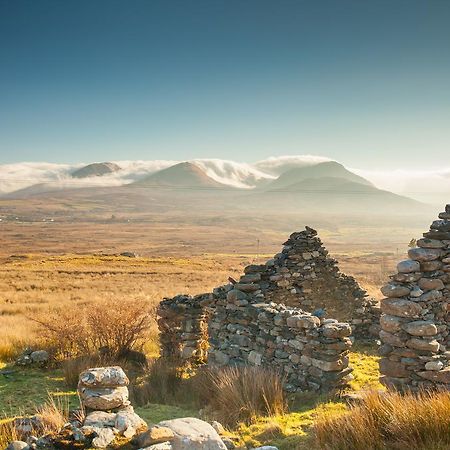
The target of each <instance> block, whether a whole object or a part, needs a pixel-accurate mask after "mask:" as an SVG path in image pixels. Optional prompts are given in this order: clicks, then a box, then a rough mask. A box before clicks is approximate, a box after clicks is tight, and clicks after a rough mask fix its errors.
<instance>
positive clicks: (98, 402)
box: [78, 386, 129, 411]
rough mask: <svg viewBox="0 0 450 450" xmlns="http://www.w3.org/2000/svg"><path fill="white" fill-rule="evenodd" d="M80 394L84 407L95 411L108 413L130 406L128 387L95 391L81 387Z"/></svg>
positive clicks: (94, 389) (97, 389) (96, 389)
mask: <svg viewBox="0 0 450 450" xmlns="http://www.w3.org/2000/svg"><path fill="white" fill-rule="evenodd" d="M78 392H79V394H80V398H81V400H82V402H83V405H84V406H85V407H86V408H90V409H94V410H100V411H108V410H110V409H114V408H119V407H121V406H124V405H128V404H129V401H128V388H127V387H126V386H119V387H116V388H93V389H90V388H86V387H83V386H81V387H79V388H78Z"/></svg>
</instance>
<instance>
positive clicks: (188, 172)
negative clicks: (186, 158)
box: [129, 162, 230, 189]
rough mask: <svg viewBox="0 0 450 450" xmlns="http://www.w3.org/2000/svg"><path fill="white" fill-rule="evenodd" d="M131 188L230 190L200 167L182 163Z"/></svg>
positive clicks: (137, 182) (150, 176) (148, 177)
mask: <svg viewBox="0 0 450 450" xmlns="http://www.w3.org/2000/svg"><path fill="white" fill-rule="evenodd" d="M129 186H141V187H142V186H149V187H150V186H174V187H176V186H178V187H186V188H215V189H218V188H230V186H226V185H224V184H222V183H219V182H217V181H216V180H213V179H212V178H211V177H209V176H208V175H207V174H206V173H205V172H204V171H203V170H202V169H201V168H200V167H198V166H197V165H196V164H194V163H191V162H182V163H179V164H175V165H174V166H170V167H168V168H167V169H163V170H160V171H159V172H156V173H153V174H151V175H149V176H147V177H145V178H143V179H142V180H139V181H136V182H134V183H132V184H131V185H129Z"/></svg>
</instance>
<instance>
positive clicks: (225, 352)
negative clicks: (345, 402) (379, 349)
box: [208, 283, 352, 392]
mask: <svg viewBox="0 0 450 450" xmlns="http://www.w3.org/2000/svg"><path fill="white" fill-rule="evenodd" d="M247 286H249V285H247ZM241 289H242V283H240V284H239V283H238V284H235V285H234V286H227V287H224V288H220V289H217V290H216V291H215V304H214V313H213V314H212V316H211V320H210V323H209V333H210V346H211V347H210V349H209V360H208V362H209V364H211V365H217V366H226V365H233V366H242V365H251V366H262V367H266V368H270V369H273V370H276V371H278V372H279V373H281V374H282V375H283V376H286V383H285V389H286V390H287V391H291V392H297V391H306V390H314V391H327V390H329V389H332V388H334V387H337V386H341V385H343V384H345V383H346V382H347V381H348V380H349V378H350V373H351V370H352V369H351V368H349V367H348V356H347V354H348V349H349V348H350V347H351V341H350V339H349V338H348V336H349V335H350V334H351V328H350V325H349V324H347V323H340V322H338V321H337V320H335V319H320V318H318V317H316V316H313V315H311V314H309V313H306V312H304V311H302V310H301V309H299V308H291V307H287V306H284V305H279V304H276V303H273V302H272V303H264V297H262V296H261V293H260V292H258V291H254V290H253V291H252V289H253V288H252V289H250V288H248V287H244V290H241Z"/></svg>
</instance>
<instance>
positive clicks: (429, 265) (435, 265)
mask: <svg viewBox="0 0 450 450" xmlns="http://www.w3.org/2000/svg"><path fill="white" fill-rule="evenodd" d="M441 268H442V263H441V261H438V260H436V261H424V262H422V263H421V264H420V270H421V271H422V272H435V271H436V270H439V269H441Z"/></svg>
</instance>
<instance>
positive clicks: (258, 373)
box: [191, 366, 286, 427]
mask: <svg viewBox="0 0 450 450" xmlns="http://www.w3.org/2000/svg"><path fill="white" fill-rule="evenodd" d="M191 385H192V391H194V392H196V395H197V396H198V398H199V399H200V401H201V403H205V404H206V406H207V409H208V410H209V411H210V412H211V415H212V416H213V417H214V419H216V420H218V421H219V422H221V423H223V424H224V425H226V426H230V427H232V426H234V425H236V424H237V423H239V422H245V423H250V422H252V421H253V420H254V419H255V418H257V417H258V416H261V415H264V416H275V415H280V414H284V413H285V412H286V399H285V396H284V392H283V380H282V378H281V377H280V375H279V374H278V373H277V372H275V371H273V370H268V369H262V368H259V367H248V366H247V367H226V368H222V369H206V370H202V371H200V372H199V373H198V375H197V376H196V377H194V378H193V379H192V380H191Z"/></svg>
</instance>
